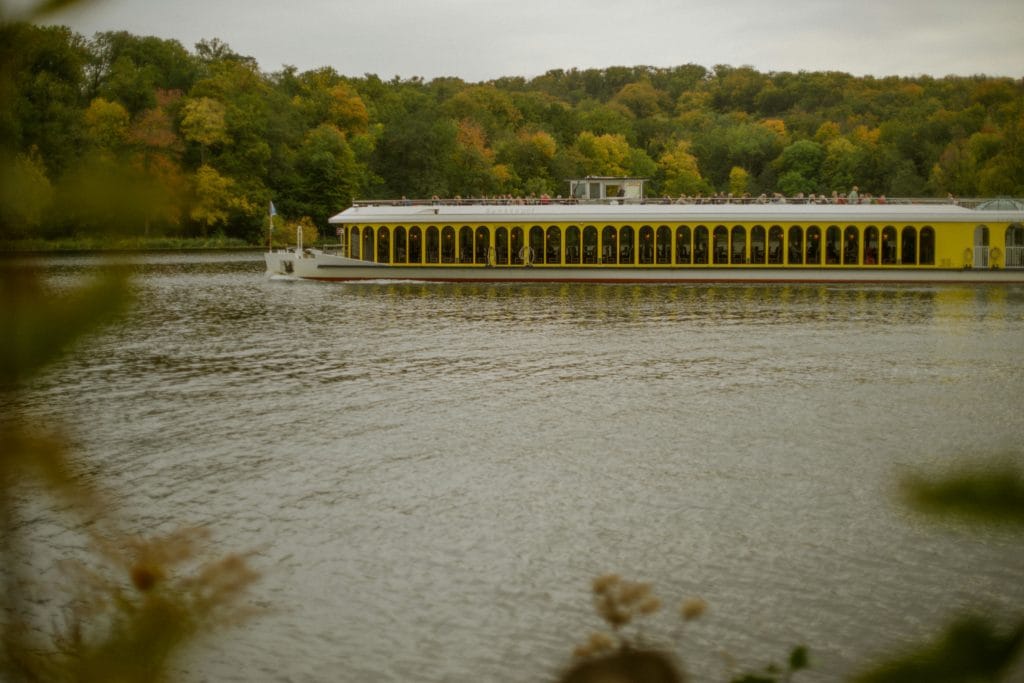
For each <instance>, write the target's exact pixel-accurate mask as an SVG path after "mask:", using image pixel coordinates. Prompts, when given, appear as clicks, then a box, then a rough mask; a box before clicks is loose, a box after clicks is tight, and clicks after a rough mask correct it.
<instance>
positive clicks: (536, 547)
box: [25, 253, 1024, 682]
mask: <svg viewBox="0 0 1024 683" xmlns="http://www.w3.org/2000/svg"><path fill="white" fill-rule="evenodd" d="M42 264H43V266H44V268H45V270H46V273H47V277H48V279H49V280H50V281H51V282H52V283H53V284H54V285H55V286H57V287H65V286H72V285H74V284H75V283H77V282H80V281H81V280H82V279H83V278H85V277H88V276H89V275H90V274H92V273H94V272H95V271H96V270H98V269H100V268H102V267H103V264H104V261H103V260H102V259H98V258H92V257H52V258H47V259H44V260H43V261H42ZM133 267H134V269H135V271H136V273H137V275H136V282H137V285H138V290H139V297H138V305H137V307H136V308H135V309H134V311H133V312H132V313H131V314H130V316H129V317H128V318H127V319H126V320H124V321H123V322H121V323H119V324H117V325H116V326H114V327H112V328H110V329H108V330H107V331H106V333H105V334H104V335H102V336H100V337H96V338H94V339H92V340H91V341H90V342H88V343H87V344H86V345H84V346H82V347H80V348H79V349H78V351H77V352H76V353H75V354H74V355H72V356H69V357H68V358H67V359H66V360H64V361H62V362H61V363H60V365H59V366H58V367H56V368H54V369H53V370H52V371H51V372H49V373H48V374H47V375H46V376H45V377H44V378H43V380H42V381H41V382H39V383H38V386H37V387H36V388H35V389H34V391H32V392H31V393H30V394H29V395H28V396H27V398H26V404H27V405H26V406H25V409H26V414H27V415H28V416H30V417H32V418H33V419H39V420H43V421H45V420H52V421H61V422H64V423H66V424H68V425H69V426H70V429H71V431H72V433H73V434H74V435H75V438H76V441H77V443H78V445H79V446H80V448H79V453H80V457H81V461H82V462H83V463H84V464H85V467H86V469H87V472H88V473H89V474H88V476H90V477H92V478H93V479H94V480H95V481H96V482H97V483H99V484H101V485H102V486H103V487H105V488H107V489H108V490H110V491H112V492H114V499H113V504H114V507H115V512H116V513H117V514H119V515H121V516H123V517H125V518H127V519H130V520H132V522H131V523H132V524H133V525H134V526H135V527H136V529H135V530H137V531H139V532H140V533H155V532H161V531H168V530H170V529H173V528H175V527H177V526H179V525H181V524H203V525H209V527H210V529H211V530H212V532H213V534H214V538H215V539H216V540H217V541H218V542H219V543H220V544H221V545H222V547H223V548H224V550H225V552H226V551H229V550H245V549H256V550H257V552H256V555H255V557H254V558H253V564H254V566H255V567H256V568H257V569H259V570H260V571H261V572H262V574H263V576H262V579H261V581H260V582H259V583H258V584H257V585H256V587H255V590H254V591H253V599H254V601H255V602H256V603H257V604H260V605H264V606H267V607H269V611H268V613H267V614H265V615H263V616H261V617H260V618H258V619H255V620H252V621H250V622H248V623H247V624H245V625H244V626H242V627H239V628H236V629H233V630H230V631H227V632H225V633H223V634H222V635H221V636H220V637H219V638H218V639H216V640H214V641H212V642H210V643H208V644H203V645H201V646H199V647H197V648H195V649H194V650H192V652H191V655H190V657H189V658H188V659H187V660H186V661H184V662H182V664H181V666H182V679H183V680H186V681H224V680H268V681H275V680H278V681H318V680H359V681H382V682H388V681H404V680H418V681H469V680H495V681H537V680H551V679H552V678H553V677H554V675H555V674H556V672H557V671H558V669H559V668H560V667H561V666H563V665H564V664H566V663H567V662H568V661H569V656H570V653H571V651H572V649H573V647H574V645H575V644H576V643H578V642H582V641H583V640H585V638H586V636H587V635H588V634H589V632H590V631H592V630H595V629H597V628H599V627H600V622H599V620H598V618H597V616H596V615H595V614H594V612H593V610H592V608H591V605H590V595H589V582H590V580H591V578H593V577H594V576H596V575H598V574H601V573H604V572H607V571H616V572H619V573H621V574H623V575H624V576H626V577H628V578H634V579H643V580H648V581H652V582H653V583H654V585H655V592H656V593H657V594H658V595H659V596H661V597H662V598H663V600H664V602H666V603H667V605H668V608H667V609H666V610H665V613H663V614H660V615H658V616H657V617H655V618H653V619H651V620H650V621H649V623H648V625H647V626H646V627H645V628H644V634H645V636H646V637H647V638H648V639H649V641H651V642H653V643H655V644H669V643H673V642H674V643H677V644H678V647H677V652H679V654H680V655H681V656H682V657H683V659H684V661H685V662H686V666H687V668H688V669H689V670H690V671H691V672H692V673H693V674H695V677H696V680H701V681H721V680H725V679H726V678H727V673H726V672H727V667H728V664H727V662H728V661H730V660H731V661H734V662H735V666H738V667H740V668H744V669H749V668H754V667H759V666H762V665H764V664H766V663H768V661H770V660H772V659H774V660H776V661H780V660H782V659H783V658H784V657H785V656H786V653H787V652H788V650H789V648H790V647H792V646H793V645H795V644H798V643H805V644H807V645H808V646H809V647H810V648H811V653H812V661H813V667H814V668H813V670H812V671H811V672H808V673H807V674H806V675H802V676H801V680H805V681H831V680H836V679H838V678H841V677H843V676H845V675H847V674H849V673H851V672H853V671H855V670H857V669H858V668H859V667H861V666H862V665H863V663H864V662H866V661H868V660H869V659H870V658H872V657H874V656H877V655H879V654H882V653H884V652H886V651H888V650H890V649H891V648H892V647H893V646H898V645H900V644H906V643H910V642H914V641H915V640H917V639H920V638H922V637H924V636H925V635H927V634H929V633H931V632H932V631H933V630H934V629H935V628H936V627H937V626H938V625H939V624H941V623H942V622H943V620H944V619H946V618H947V617H949V616H950V615H952V614H953V613H954V612H956V611H957V610H960V609H964V608H968V607H970V608H976V609H982V610H985V611H986V612H993V613H996V614H998V613H1002V612H1006V611H1007V610H1009V609H1011V608H1016V607H1019V606H1020V605H1021V602H1022V598H1024V582H1022V581H1020V575H1021V570H1022V569H1024V560H1022V553H1021V547H1020V544H1019V541H1018V540H1015V539H1014V538H1013V537H1010V536H1004V535H1001V534H999V533H996V532H987V531H977V530H966V529H957V528H952V529H951V528H948V527H936V526H933V525H931V524H929V523H926V522H925V521H924V520H922V519H920V518H918V517H917V516H915V515H913V514H911V513H909V512H908V511H906V510H905V509H904V508H903V507H901V506H900V505H899V503H898V502H897V501H896V499H895V496H894V489H895V485H896V482H897V481H898V478H899V477H900V476H902V475H904V474H905V473H907V472H917V471H933V470H936V469H939V470H941V469H943V468H945V467H948V466H950V465H952V464H956V463H964V462H970V461H974V460H979V459H984V458H987V457H990V456H993V455H998V454H1008V453H1009V454H1014V453H1015V454H1016V456H1015V457H1017V458H1018V459H1019V458H1020V450H1019V449H1020V443H1021V436H1022V429H1021V420H1020V413H1021V397H1022V392H1021V387H1022V386H1024V369H1022V366H1021V361H1020V359H1021V353H1020V348H1021V342H1022V340H1024V288H1020V287H1006V286H998V287H970V288H967V287H957V286H934V285H932V286H906V285H902V286H891V287H884V286H877V285H871V286H852V285H772V286H757V285H700V286H692V285H690V286H686V285H683V286H680V285H668V286H658V285H646V286H632V285H582V284H581V285H537V284H530V285H516V284H506V285H501V284H487V285H452V284H416V283H412V284H395V283H390V284H389V283H376V284H333V285H324V284H317V283H306V282H295V281H282V280H267V279H265V278H264V277H263V275H262V266H261V261H260V256H259V255H256V254H247V253H232V254H217V255H192V254H187V255H180V254H179V255H175V254H171V255H154V256H141V257H136V258H135V259H134V266H133ZM47 528H49V529H52V527H47ZM51 533H52V535H51V536H50V537H47V538H44V539H43V543H44V544H46V545H47V546H48V547H50V548H51V549H52V550H53V551H54V553H56V554H57V555H61V554H64V553H65V551H64V550H63V549H64V546H65V545H68V546H73V545H74V543H75V541H74V540H73V539H72V538H69V534H68V533H65V532H51ZM690 596H701V597H703V598H704V599H705V600H706V601H707V602H708V604H709V606H710V607H709V612H708V613H707V615H706V616H705V617H704V618H703V619H701V620H700V621H698V622H695V623H691V624H688V625H687V627H686V629H685V631H684V632H683V633H682V635H681V636H680V629H679V628H678V627H679V620H678V618H677V617H676V615H675V608H674V606H675V605H676V604H678V602H679V601H681V600H682V599H683V598H686V597H690ZM723 653H724V654H723Z"/></svg>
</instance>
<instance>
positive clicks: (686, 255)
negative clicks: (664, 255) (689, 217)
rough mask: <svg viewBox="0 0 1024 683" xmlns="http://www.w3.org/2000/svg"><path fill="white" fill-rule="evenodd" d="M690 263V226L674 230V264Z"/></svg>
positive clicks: (682, 226) (681, 226)
mask: <svg viewBox="0 0 1024 683" xmlns="http://www.w3.org/2000/svg"><path fill="white" fill-rule="evenodd" d="M689 262H690V226H688V225H680V226H679V227H678V228H676V263H689Z"/></svg>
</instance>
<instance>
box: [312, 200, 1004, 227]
mask: <svg viewBox="0 0 1024 683" xmlns="http://www.w3.org/2000/svg"><path fill="white" fill-rule="evenodd" d="M330 222H331V223H334V224H338V225H347V224H359V225H362V224H367V223H372V224H379V223H397V224H403V225H416V224H421V223H424V224H425V223H434V224H437V223H460V224H469V223H526V222H530V223H538V224H540V223H595V224H596V223H652V222H671V223H734V222H735V223H783V222H796V223H825V224H833V223H834V224H840V223H875V224H886V223H976V224H979V225H980V224H988V223H1024V211H1018V210H1013V211H1007V210H1000V211H987V210H985V211H983V210H977V209H968V208H965V207H962V206H957V205H953V204H853V205H847V204H738V203H734V204H668V203H665V204H661V203H639V202H638V203H631V202H627V203H583V204H574V203H555V202H552V203H549V204H541V203H537V204H495V203H466V202H463V203H460V204H445V203H427V204H412V205H408V204H407V203H404V202H394V203H391V202H381V203H373V202H363V203H360V204H358V205H356V206H352V207H350V208H348V209H345V210H344V211H342V212H341V213H339V214H337V215H335V216H332V217H331V219H330Z"/></svg>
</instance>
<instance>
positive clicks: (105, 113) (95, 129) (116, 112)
mask: <svg viewBox="0 0 1024 683" xmlns="http://www.w3.org/2000/svg"><path fill="white" fill-rule="evenodd" d="M84 118H85V126H86V130H87V132H88V138H89V140H90V141H91V142H92V143H93V144H94V145H96V146H97V147H99V148H100V149H104V150H108V151H111V152H115V153H118V152H120V151H121V150H122V149H123V148H124V146H125V143H126V142H127V140H128V126H129V123H130V117H129V115H128V111H127V110H126V109H125V108H124V107H123V106H121V104H120V103H118V102H110V101H108V100H105V99H103V98H102V97H97V98H96V99H95V100H93V101H92V103H91V104H90V105H89V108H88V109H86V110H85V117H84Z"/></svg>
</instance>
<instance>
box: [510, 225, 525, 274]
mask: <svg viewBox="0 0 1024 683" xmlns="http://www.w3.org/2000/svg"><path fill="white" fill-rule="evenodd" d="M525 237H526V236H525V235H524V234H523V229H522V228H520V227H519V226H518V225H517V226H516V227H514V228H512V246H511V247H510V248H509V253H510V254H511V256H512V263H513V264H514V265H517V266H521V265H523V257H524V256H525V255H526V250H525V249H523V247H524V246H525V245H526V241H525Z"/></svg>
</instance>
